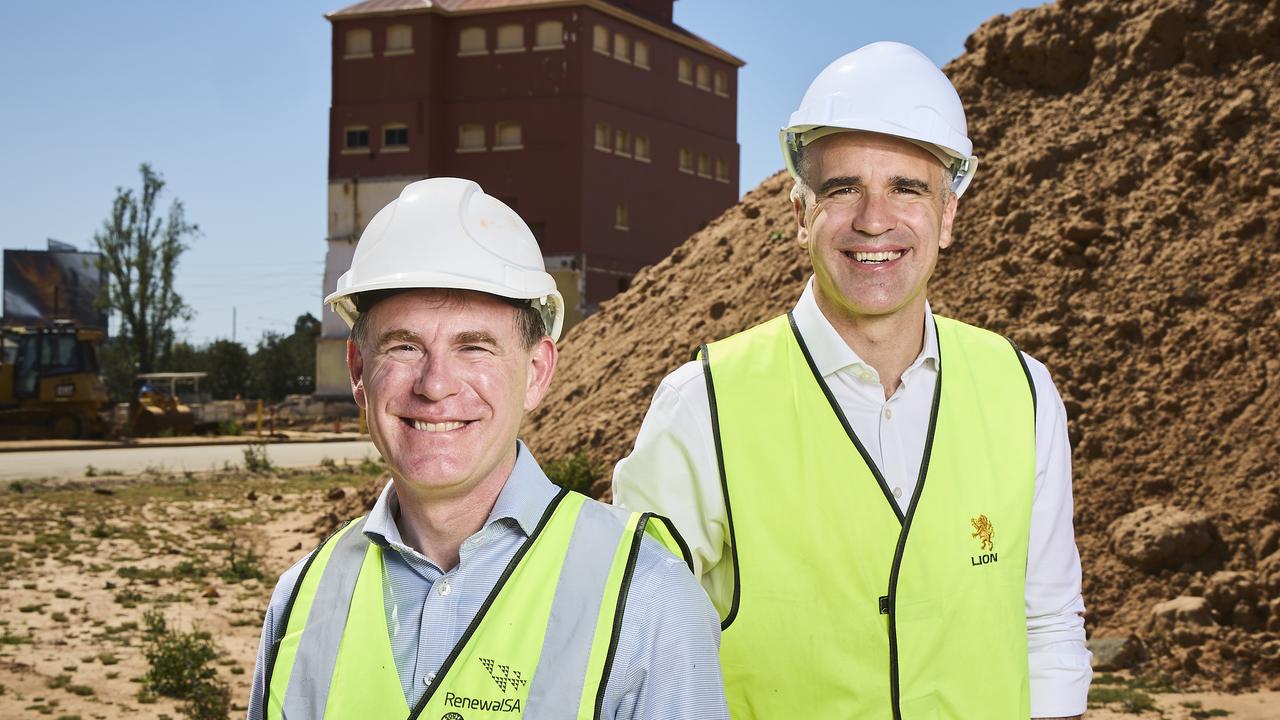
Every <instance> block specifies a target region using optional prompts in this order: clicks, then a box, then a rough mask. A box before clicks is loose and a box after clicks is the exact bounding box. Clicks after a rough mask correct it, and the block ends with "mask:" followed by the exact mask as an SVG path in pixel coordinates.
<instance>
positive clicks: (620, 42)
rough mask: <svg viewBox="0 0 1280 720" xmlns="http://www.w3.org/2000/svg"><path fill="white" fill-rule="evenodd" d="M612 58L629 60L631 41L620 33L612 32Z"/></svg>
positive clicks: (623, 60)
mask: <svg viewBox="0 0 1280 720" xmlns="http://www.w3.org/2000/svg"><path fill="white" fill-rule="evenodd" d="M613 58H614V59H615V60H621V61H622V62H631V41H630V40H628V39H627V36H626V35H623V34H622V33H614V34H613Z"/></svg>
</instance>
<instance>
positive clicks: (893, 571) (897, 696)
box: [712, 313, 942, 720]
mask: <svg viewBox="0 0 1280 720" xmlns="http://www.w3.org/2000/svg"><path fill="white" fill-rule="evenodd" d="M928 320H929V322H932V323H933V324H934V336H935V337H936V336H937V334H938V331H937V327H938V324H937V321H935V320H934V319H933V317H932V316H930V317H929V318H928ZM787 322H789V323H790V324H791V334H792V335H793V336H794V337H795V339H796V343H797V344H798V345H799V346H800V352H801V353H802V354H803V355H804V359H805V362H806V363H808V364H809V371H810V372H811V373H813V379H814V380H815V381H816V382H817V383H818V387H819V388H821V389H822V394H823V395H824V396H825V397H826V398H827V403H828V404H829V405H831V410H832V411H833V412H835V415H836V418H837V419H838V420H839V421H840V425H841V427H843V428H844V431H845V434H846V435H848V436H849V440H851V441H852V442H853V445H854V447H856V448H857V449H858V454H859V455H861V456H862V461H863V462H864V463H865V464H866V466H867V468H868V469H870V470H871V474H872V475H874V476H875V479H876V482H877V483H879V485H880V491H881V492H882V493H884V498H885V500H886V501H887V502H888V503H889V507H890V508H892V509H893V512H894V515H896V516H897V518H898V522H899V523H900V524H901V525H902V529H901V530H900V531H899V532H898V544H897V546H896V547H895V548H894V551H893V564H892V565H890V567H889V594H888V596H887V598H888V599H887V602H886V601H885V598H884V597H881V598H880V607H879V610H880V611H881V612H882V613H884V611H885V609H886V606H887V610H888V615H889V697H890V698H891V700H892V705H893V720H902V708H901V707H900V705H901V700H902V698H901V695H902V689H901V681H900V679H899V677H898V628H897V612H896V610H897V601H898V571H899V570H900V569H901V567H902V556H903V554H904V552H905V551H906V547H907V534H908V533H909V532H910V531H911V519H912V517H914V516H915V511H916V506H917V505H918V504H919V503H920V496H921V495H923V494H924V482H925V477H926V475H927V474H928V472H929V456H930V455H931V454H932V452H933V434H934V430H935V429H936V428H937V425H938V405H939V403H940V400H941V399H942V345H941V340H939V345H938V378H937V382H936V383H935V384H934V387H933V405H932V407H931V408H930V410H929V430H928V434H927V435H925V441H924V455H923V456H922V457H921V458H920V475H919V477H918V478H917V480H916V489H915V492H914V493H913V494H912V496H911V504H910V505H908V506H907V512H906V514H905V515H904V514H903V512H902V508H900V507H898V503H897V501H896V500H894V499H893V493H892V492H890V491H889V483H887V482H886V481H885V479H884V475H883V474H881V472H880V468H879V467H877V466H876V464H875V462H874V461H872V459H871V455H870V454H869V453H868V452H867V449H866V448H865V447H863V445H862V441H860V440H859V439H858V434H857V433H855V432H854V431H853V426H851V425H850V424H849V419H848V418H846V417H845V415H844V411H843V410H841V409H840V404H839V403H838V402H836V398H835V395H834V394H832V392H831V388H829V387H827V383H826V381H825V380H823V379H822V373H820V372H818V366H817V365H816V364H815V363H814V362H813V356H812V355H810V354H809V348H808V346H806V345H805V344H804V338H803V337H801V336H800V328H799V327H797V326H796V319H795V317H794V316H793V315H792V313H787ZM712 417H714V414H713V415H712ZM717 439H718V437H717ZM722 467H723V465H722ZM721 472H723V470H722V471H721ZM727 494H728V493H726V496H727ZM735 571H736V567H735ZM735 576H736V572H735Z"/></svg>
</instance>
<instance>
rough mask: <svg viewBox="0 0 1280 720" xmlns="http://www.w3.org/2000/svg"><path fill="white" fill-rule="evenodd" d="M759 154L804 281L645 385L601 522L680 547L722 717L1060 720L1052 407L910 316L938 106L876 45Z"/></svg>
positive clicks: (1069, 622)
mask: <svg viewBox="0 0 1280 720" xmlns="http://www.w3.org/2000/svg"><path fill="white" fill-rule="evenodd" d="M781 139H782V147H783V156H784V158H785V160H786V164H787V169H788V170H789V171H790V172H791V175H792V177H793V178H794V180H795V186H794V190H793V191H792V204H793V207H794V211H795V217H796V223H797V229H798V235H799V241H800V244H801V245H802V246H803V247H804V248H805V249H806V250H807V252H808V254H809V258H810V261H811V263H812V265H813V276H812V277H811V278H810V280H809V282H808V284H807V285H806V287H805V289H804V292H803V294H802V295H801V296H800V299H799V301H798V302H797V303H796V305H795V307H794V309H793V310H792V311H791V312H789V313H787V314H786V315H783V316H780V317H777V318H774V319H773V320H770V321H768V322H765V323H763V324H761V325H758V326H756V327H754V328H751V329H748V330H746V331H744V332H742V333H740V334H738V335H735V336H733V337H730V338H727V339H725V340H721V341H719V342H715V343H712V344H710V345H704V346H703V347H702V348H700V350H699V353H698V357H697V358H696V359H695V361H693V362H691V363H688V364H686V365H685V366H683V367H681V368H679V369H678V370H676V371H675V372H674V373H672V374H671V375H669V376H667V378H666V379H665V380H664V381H663V382H662V384H661V385H660V386H659V388H658V391H657V393H656V395H655V397H654V400H653V404H652V405H651V407H650V408H649V412H648V414H647V415H646V417H645V420H644V423H643V425H642V427H641V429H640V433H639V436H638V437H637V439H636V444H635V448H634V450H633V451H632V453H631V455H630V456H628V457H627V458H625V459H623V460H622V461H621V462H619V464H618V467H617V468H616V470H615V472H614V493H615V498H616V502H618V503H619V504H620V505H622V506H624V507H627V508H631V509H640V510H652V511H656V512H660V513H663V514H665V515H667V516H668V517H670V518H671V519H672V520H673V521H674V522H675V524H676V526H677V528H679V530H680V532H681V533H682V535H683V536H684V538H685V540H687V542H688V547H689V549H690V554H691V555H692V558H693V564H694V572H695V574H697V575H698V577H699V579H700V581H701V582H702V584H703V587H704V588H706V590H707V592H708V594H710V596H711V599H712V602H713V603H714V604H715V606H716V608H717V609H718V610H719V612H720V616H721V619H722V627H723V638H722V645H721V653H720V657H721V664H722V669H723V672H724V677H725V686H726V694H727V695H728V698H729V708H730V712H731V714H732V715H733V717H734V718H735V719H741V718H781V717H812V718H819V717H820V718H837V717H839V718H868V719H870V718H875V719H879V718H890V717H892V718H894V719H895V720H913V719H917V718H919V719H923V718H929V719H930V720H934V719H937V720H944V719H945V720H972V719H973V718H999V719H1002V720H1012V719H1015V718H1028V717H1036V718H1041V717H1068V716H1078V715H1080V714H1081V713H1082V712H1083V711H1084V709H1085V701H1086V696H1087V693H1088V685H1089V679H1090V675H1091V671H1090V666H1089V657H1090V656H1089V654H1088V652H1087V651H1086V650H1085V647H1084V623H1083V619H1082V612H1083V610H1084V604H1083V601H1082V599H1081V595H1080V559H1079V554H1078V553H1077V550H1076V546H1075V538H1074V533H1073V530H1072V524H1071V522H1072V517H1071V467H1070V448H1069V446H1068V441H1067V428H1066V413H1065V411H1064V409H1063V404H1062V401H1061V399H1060V398H1059V396H1058V393H1057V390H1056V389H1055V388H1054V385H1053V382H1052V380H1051V379H1050V377H1049V373H1048V371H1047V370H1046V369H1045V367H1044V366H1043V365H1042V364H1040V363H1039V362H1036V361H1035V360H1034V359H1032V358H1030V357H1027V356H1026V355H1024V354H1023V353H1021V352H1020V351H1019V350H1018V349H1017V347H1016V346H1015V345H1014V344H1013V343H1012V342H1011V341H1009V340H1006V339H1005V338H1003V337H1000V336H999V335H995V334H993V333H990V332H988V331H985V330H981V329H978V328H975V327H972V326H969V325H965V324H963V323H960V322H957V321H955V320H951V319H948V318H944V317H939V316H935V315H933V314H932V313H931V312H930V309H929V303H928V299H927V288H928V282H929V278H930V276H931V275H932V273H933V269H934V265H935V263H936V262H937V259H938V256H939V254H940V252H941V250H943V249H944V248H946V247H947V246H948V245H950V244H951V241H952V234H951V231H952V223H953V221H954V218H955V213H956V205H957V202H958V200H959V198H960V196H961V195H962V194H963V193H964V191H965V189H966V188H967V187H968V186H969V183H970V182H971V181H972V180H973V178H974V171H975V169H976V168H977V165H978V162H977V158H976V157H975V156H974V154H973V148H972V144H971V142H970V141H969V138H968V137H967V126H966V120H965V115H964V108H963V107H962V105H961V102H960V98H959V95H958V94H957V93H956V91H955V88H954V87H952V85H951V83H950V81H948V80H947V78H946V76H945V75H943V73H942V72H941V71H940V70H939V69H938V68H937V66H935V65H934V64H933V63H932V62H931V61H930V60H929V59H928V58H927V57H925V56H924V55H923V54H922V53H920V52H919V51H918V50H916V49H914V48H911V47H909V46H906V45H902V44H899V43H890V42H881V43H875V44H872V45H868V46H866V47H863V48H861V49H859V50H857V51H855V52H853V53H850V54H848V55H845V56H844V57H842V58H840V59H839V60H837V61H835V62H834V63H833V64H831V65H830V66H829V67H827V68H826V69H825V70H823V71H822V73H821V74H819V75H818V77H817V79H815V80H814V81H813V84H812V85H811V86H810V87H809V90H808V92H807V93H806V94H805V96H804V99H803V101H802V102H801V104H800V108H799V109H798V110H797V111H796V112H795V113H793V114H792V115H791V121H790V123H789V124H788V126H787V127H786V128H784V129H783V131H782V135H781Z"/></svg>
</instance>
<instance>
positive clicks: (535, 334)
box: [351, 288, 547, 350]
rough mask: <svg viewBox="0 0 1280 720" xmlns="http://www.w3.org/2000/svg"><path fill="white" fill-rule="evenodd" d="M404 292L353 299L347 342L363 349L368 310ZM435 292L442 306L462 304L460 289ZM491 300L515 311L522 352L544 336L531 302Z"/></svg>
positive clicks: (375, 292) (378, 292)
mask: <svg viewBox="0 0 1280 720" xmlns="http://www.w3.org/2000/svg"><path fill="white" fill-rule="evenodd" d="M423 289H432V288H423ZM408 290H409V288H406V289H403V290H371V291H369V292H363V293H360V294H358V295H356V296H355V305H356V311H357V312H359V313H360V314H359V315H357V316H356V321H355V324H354V325H352V326H351V339H352V340H353V341H355V344H356V347H358V348H360V349H361V350H363V349H364V346H365V345H364V343H365V340H367V339H368V338H367V335H368V334H369V319H368V318H369V311H370V310H372V309H373V306H374V305H377V304H378V303H379V302H381V301H383V300H386V299H387V298H389V297H391V296H392V295H396V294H398V293H402V292H407V291H408ZM439 291H440V292H441V293H443V294H444V302H443V303H442V304H444V305H460V304H462V303H463V302H464V301H465V300H464V298H465V297H466V296H465V295H464V292H466V291H464V290H451V289H445V288H441V289H440V290H439ZM491 297H495V298H497V299H499V300H501V301H503V302H505V303H507V304H508V305H511V306H512V307H514V308H515V309H516V321H515V322H516V333H517V334H518V335H519V336H520V340H521V342H522V344H523V346H524V349H525V350H528V349H530V348H532V347H533V346H534V345H537V344H538V341H540V340H542V338H544V337H546V336H547V327H546V325H544V324H543V322H542V314H541V313H540V312H538V309H537V308H536V307H534V305H533V302H531V301H529V300H517V299H515V298H508V297H502V296H501V295H492V296H491Z"/></svg>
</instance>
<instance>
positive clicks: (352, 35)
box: [343, 28, 373, 60]
mask: <svg viewBox="0 0 1280 720" xmlns="http://www.w3.org/2000/svg"><path fill="white" fill-rule="evenodd" d="M367 57H373V33H372V32H370V31H368V30H365V29H363V28H361V29H359V30H348V31H347V47H346V54H345V55H343V58H345V59H347V60H350V59H352V58H367Z"/></svg>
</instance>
